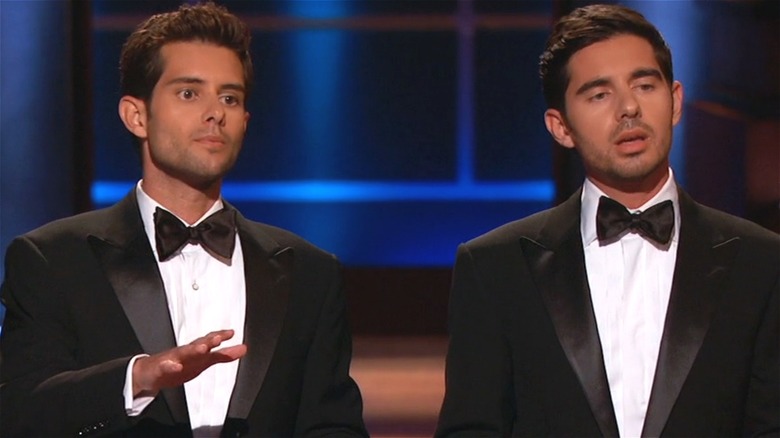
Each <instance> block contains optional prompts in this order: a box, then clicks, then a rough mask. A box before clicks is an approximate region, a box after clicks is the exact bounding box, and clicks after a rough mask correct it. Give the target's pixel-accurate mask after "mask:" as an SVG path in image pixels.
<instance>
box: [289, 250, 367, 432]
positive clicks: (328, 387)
mask: <svg viewBox="0 0 780 438" xmlns="http://www.w3.org/2000/svg"><path fill="white" fill-rule="evenodd" d="M332 266H333V269H332V270H331V277H330V278H331V281H330V286H329V287H328V290H327V296H326V297H325V299H324V301H323V305H322V309H321V312H320V315H319V319H318V321H317V325H316V333H315V334H314V338H313V340H312V344H311V346H310V348H309V353H308V355H307V358H306V364H305V371H304V376H303V388H302V392H301V399H300V407H299V411H298V418H297V421H296V427H295V436H307V437H314V436H339V437H347V436H359V437H366V436H368V432H367V431H366V428H365V425H364V424H363V402H362V399H361V396H360V390H359V389H358V386H357V384H356V383H355V381H354V380H352V378H351V377H350V375H349V367H350V362H351V358H352V338H351V335H350V332H349V327H348V324H347V315H346V297H345V293H344V287H343V279H342V274H341V267H340V265H339V263H338V262H337V261H335V258H334V260H333V263H332Z"/></svg>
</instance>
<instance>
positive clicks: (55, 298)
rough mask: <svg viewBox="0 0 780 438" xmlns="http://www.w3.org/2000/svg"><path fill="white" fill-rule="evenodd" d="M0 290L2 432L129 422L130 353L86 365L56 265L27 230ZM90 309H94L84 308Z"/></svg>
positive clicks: (66, 430) (65, 430)
mask: <svg viewBox="0 0 780 438" xmlns="http://www.w3.org/2000/svg"><path fill="white" fill-rule="evenodd" d="M5 263H6V270H5V279H4V282H3V285H2V290H1V291H0V297H1V298H2V303H3V305H4V306H5V308H6V314H5V320H4V323H3V328H2V334H0V424H2V428H0V431H1V432H0V434H1V435H3V436H31V435H32V436H41V435H60V436H61V435H71V436H72V435H77V434H80V435H88V434H92V433H101V434H102V433H110V432H112V431H117V430H121V429H124V428H126V427H127V422H128V418H127V416H126V414H125V411H124V404H123V398H122V387H123V385H124V379H125V371H126V367H127V365H128V362H129V360H130V357H121V358H116V359H114V360H111V361H108V362H105V363H100V364H97V365H94V366H90V367H86V368H80V367H79V366H78V360H77V354H78V343H79V337H82V336H89V333H77V330H76V329H75V328H74V327H73V325H72V324H70V323H69V321H70V320H71V315H69V312H71V310H69V307H68V306H67V305H66V302H65V301H66V299H65V297H63V291H62V290H61V288H58V281H57V276H56V274H55V272H56V269H55V268H53V267H52V266H50V263H49V260H47V258H46V256H45V255H44V252H43V251H41V250H40V248H39V247H38V246H36V244H35V243H34V242H33V241H32V240H31V239H29V238H27V237H20V238H17V239H16V240H14V241H13V242H12V243H11V245H10V246H9V249H8V251H7V254H6V259H5ZM84 311H89V309H84Z"/></svg>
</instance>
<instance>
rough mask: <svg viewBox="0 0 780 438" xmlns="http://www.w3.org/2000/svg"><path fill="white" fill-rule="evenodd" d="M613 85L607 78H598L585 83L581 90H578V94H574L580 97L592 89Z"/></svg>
mask: <svg viewBox="0 0 780 438" xmlns="http://www.w3.org/2000/svg"><path fill="white" fill-rule="evenodd" d="M611 83H612V81H610V80H609V79H607V78H596V79H593V80H592V81H588V82H585V83H584V84H582V85H581V86H580V88H578V89H577V92H576V93H574V94H576V95H577V96H579V95H581V94H584V93H585V92H587V91H588V90H590V89H592V88H596V87H603V86H605V85H609V84H611Z"/></svg>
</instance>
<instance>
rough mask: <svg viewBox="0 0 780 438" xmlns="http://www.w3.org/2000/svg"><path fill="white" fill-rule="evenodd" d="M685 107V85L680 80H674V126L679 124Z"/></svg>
mask: <svg viewBox="0 0 780 438" xmlns="http://www.w3.org/2000/svg"><path fill="white" fill-rule="evenodd" d="M682 109H683V86H682V84H681V83H680V82H678V81H674V83H673V84H672V126H675V125H677V122H679V121H680V118H681V117H682Z"/></svg>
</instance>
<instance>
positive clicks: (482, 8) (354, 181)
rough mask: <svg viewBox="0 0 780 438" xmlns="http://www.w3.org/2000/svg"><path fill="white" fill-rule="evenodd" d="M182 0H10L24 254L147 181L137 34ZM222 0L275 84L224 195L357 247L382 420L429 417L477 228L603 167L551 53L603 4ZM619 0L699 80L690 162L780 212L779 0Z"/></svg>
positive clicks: (725, 188) (715, 185)
mask: <svg viewBox="0 0 780 438" xmlns="http://www.w3.org/2000/svg"><path fill="white" fill-rule="evenodd" d="M180 3H181V2H180V1H169V0H155V1H140V0H136V1H122V0H91V1H80V0H37V1H24V0H0V117H1V119H0V121H1V125H0V182H1V183H2V185H1V186H0V250H2V251H3V253H5V248H6V247H7V245H8V244H9V243H10V240H11V239H12V238H13V237H14V236H16V235H18V234H21V233H24V232H26V231H29V230H30V229H33V228H35V227H37V226H40V225H42V224H44V223H46V222H49V221H51V220H53V219H56V218H59V217H64V216H68V215H71V214H74V213H77V212H81V211H86V210H90V209H94V208H99V207H103V206H106V205H109V204H112V203H114V202H115V201H117V200H119V199H120V198H121V197H123V196H124V195H125V194H126V193H127V192H128V191H129V190H130V189H131V188H132V186H133V185H134V184H135V182H136V181H137V180H138V178H139V177H140V166H139V160H138V158H137V156H136V154H135V150H134V147H133V145H132V142H131V138H130V136H129V134H128V133H126V131H125V129H124V127H123V126H122V124H121V122H120V120H119V118H118V116H117V111H116V108H117V103H118V99H119V97H120V96H119V91H118V89H119V86H118V83H119V74H118V57H119V50H120V48H121V45H122V43H123V41H124V39H125V38H126V37H127V35H128V34H129V33H130V32H131V31H132V29H133V28H134V27H135V26H136V25H138V24H139V23H140V22H141V21H143V20H144V19H145V18H147V17H148V16H150V15H151V14H153V13H157V12H164V11H169V10H172V9H175V8H176V7H178V5H179V4H180ZM218 3H221V4H223V5H225V6H227V7H228V9H229V10H231V11H232V12H234V13H236V14H237V15H239V16H241V17H242V18H243V19H245V20H246V21H247V22H248V23H249V24H250V26H251V28H252V31H253V38H254V39H253V47H252V49H253V56H254V62H255V74H256V78H255V80H256V84H257V85H256V88H255V90H254V91H253V95H252V96H251V97H250V100H249V103H248V107H249V111H250V113H251V114H252V116H251V119H250V123H249V129H248V132H247V136H246V140H245V143H244V150H243V152H242V156H241V158H240V159H239V163H238V165H237V166H236V168H235V169H234V171H233V172H232V173H231V174H230V175H229V177H228V178H227V180H226V184H225V187H224V196H225V198H226V199H227V200H228V201H230V202H232V203H233V204H234V205H236V206H237V207H238V208H239V209H240V210H241V211H242V212H243V214H244V215H245V216H247V217H249V218H251V219H254V220H258V221H262V222H266V223H270V224H273V225H277V226H280V227H283V228H287V229H289V230H292V231H294V232H296V233H298V234H300V235H302V236H303V237H305V238H307V239H308V240H310V241H312V242H313V243H315V244H317V245H318V246H320V247H322V248H324V249H326V250H328V251H330V252H333V253H335V254H336V255H338V256H339V257H340V259H341V260H342V262H343V263H344V265H345V277H346V286H347V294H348V305H349V312H350V322H351V325H352V330H353V333H354V335H355V359H354V363H353V375H354V376H355V378H356V380H358V383H359V384H360V386H361V388H362V390H363V394H364V398H365V405H366V420H367V423H368V426H369V429H370V431H371V432H372V434H373V435H374V436H408V437H410V436H430V435H431V434H432V432H433V428H434V426H435V419H436V415H437V413H438V409H439V404H440V403H441V397H442V394H443V365H444V352H445V351H446V311H447V295H448V289H449V282H450V267H451V264H452V262H453V261H454V254H455V249H456V247H457V245H458V243H460V242H463V241H466V240H468V239H470V238H473V237H475V236H477V235H479V234H481V233H484V232H486V231H488V230H490V229H492V228H494V227H496V226H498V225H501V224H503V223H505V222H508V221H511V220H514V219H518V218H521V217H524V216H527V215H529V214H531V213H534V212H537V211H539V210H542V209H545V208H548V207H550V206H552V205H554V204H556V203H557V202H560V201H561V200H563V199H566V198H567V197H568V196H569V195H570V194H571V193H572V192H573V191H574V190H576V188H577V187H578V186H579V185H580V184H581V182H582V178H583V176H582V170H581V167H580V164H579V161H578V158H577V157H576V155H574V154H572V153H570V152H568V151H565V150H564V149H563V148H561V147H558V146H556V145H555V144H554V143H553V142H552V140H551V139H550V137H549V135H548V134H547V132H546V130H545V129H544V125H543V120H542V115H543V112H544V110H545V105H544V101H543V98H542V95H541V91H540V89H541V87H540V84H539V80H538V75H537V60H538V56H539V54H540V53H541V52H542V50H543V47H544V42H545V40H546V38H547V35H548V34H549V31H550V28H551V25H552V23H553V22H554V21H555V19H556V18H557V17H559V16H561V15H563V14H565V13H567V12H569V11H570V10H572V9H573V8H575V7H578V6H582V5H585V4H589V3H595V2H585V1H575V0H538V1H533V0H513V1H510V0H504V1H492V0H431V1H423V0H419V1H418V0H394V1H389V0H351V1H347V0H287V1H281V0H279V1H269V0H267V1H246V0H233V1H229V0H223V1H219V2H218ZM620 3H622V4H625V5H627V6H630V7H633V8H635V9H637V10H639V11H640V12H642V13H643V14H644V15H645V16H646V17H647V18H648V19H649V20H650V21H651V22H653V23H654V24H656V25H657V27H658V28H659V29H660V30H661V32H662V33H663V34H664V36H665V38H666V39H667V42H668V43H669V45H670V46H671V49H672V54H673V57H674V70H675V79H678V80H680V81H681V82H682V83H683V85H684V88H685V102H686V103H685V108H684V113H683V119H682V122H681V124H680V125H678V127H677V128H676V129H675V137H674V147H673V150H672V166H673V168H674V171H675V175H676V177H677V179H678V181H679V182H680V183H681V185H682V186H683V187H684V188H685V189H686V190H688V191H689V192H690V193H691V194H692V195H693V196H694V198H696V199H697V200H699V201H700V202H702V203H704V204H707V205H711V206H714V207H717V208H720V209H722V210H726V211H729V212H731V213H733V214H736V215H739V216H742V217H746V218H748V219H750V220H753V221H755V222H757V223H759V224H761V225H763V226H765V227H767V228H769V229H772V230H774V231H776V232H780V209H779V208H780V6H778V3H777V2H775V1H771V0H719V1H711V0H656V1H649V0H646V1H623V2H620ZM1 271H2V268H0V274H2V272H1ZM1 317H2V311H1V310H0V318H1Z"/></svg>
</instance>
